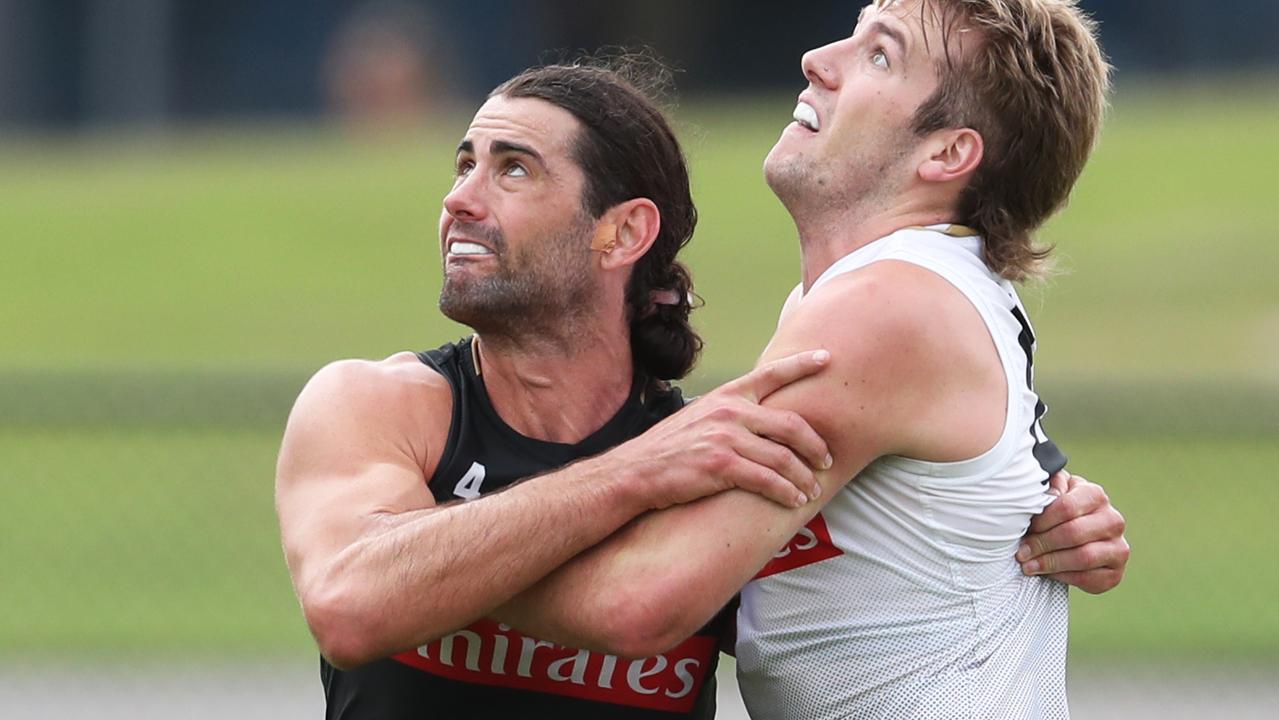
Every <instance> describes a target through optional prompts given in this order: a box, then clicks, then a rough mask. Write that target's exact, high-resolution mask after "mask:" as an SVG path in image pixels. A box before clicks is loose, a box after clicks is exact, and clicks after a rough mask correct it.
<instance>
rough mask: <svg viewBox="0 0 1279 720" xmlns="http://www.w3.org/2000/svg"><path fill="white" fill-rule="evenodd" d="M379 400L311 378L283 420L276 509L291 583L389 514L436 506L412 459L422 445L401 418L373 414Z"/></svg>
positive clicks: (333, 381)
mask: <svg viewBox="0 0 1279 720" xmlns="http://www.w3.org/2000/svg"><path fill="white" fill-rule="evenodd" d="M322 372H323V371H322ZM352 395H355V397H352ZM377 400H378V399H377V398H368V397H360V396H359V394H358V392H352V388H351V383H349V382H347V383H343V382H342V380H341V379H340V378H332V377H328V378H325V377H321V376H320V375H317V377H316V379H314V380H313V381H312V382H311V383H310V384H308V386H307V388H306V389H304V390H303V393H302V394H301V395H300V396H299V398H298V401H297V404H296V405H295V407H294V409H293V412H292V413H291V415H290V417H289V422H288V425H287V427H286V429H285V433H284V439H283V442H282V443H281V448H280V457H279V463H278V465H277V468H276V512H277V514H278V516H279V521H280V532H281V539H282V542H283V545H284V550H285V555H286V558H287V560H288V563H289V569H290V571H291V573H292V574H293V576H294V581H295V583H298V582H299V581H301V580H302V579H303V578H305V577H307V576H308V575H309V574H310V573H311V572H312V571H313V570H314V569H315V568H316V566H318V565H321V564H323V563H324V562H325V561H327V560H329V559H331V558H332V557H334V556H335V555H337V554H338V553H340V552H341V551H342V550H343V549H345V548H346V547H348V546H350V545H351V544H352V543H354V542H356V541H357V540H359V539H361V538H364V537H367V536H369V535H371V534H376V533H377V532H379V531H380V529H381V528H383V527H384V526H385V525H386V524H387V523H388V522H390V521H391V520H392V519H393V518H395V517H397V516H401V515H403V514H404V513H408V512H411V511H417V510H425V509H429V508H431V507H433V506H434V504H435V503H434V499H433V498H432V497H431V494H430V492H429V490H428V488H427V486H426V482H425V478H424V475H423V470H422V465H421V460H422V459H421V458H419V457H416V454H417V453H418V452H420V451H419V450H417V447H420V446H415V445H414V443H412V442H410V441H409V438H408V437H407V436H406V435H405V433H406V432H407V429H406V428H405V427H404V426H403V425H402V424H401V423H402V421H403V418H402V417H401V418H396V415H395V413H394V412H386V413H377V412H371V410H373V408H370V407H369V404H370V403H372V404H374V405H377V404H378V403H377ZM388 417H390V418H391V420H387V419H385V418H388Z"/></svg>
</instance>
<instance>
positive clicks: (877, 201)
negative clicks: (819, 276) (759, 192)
mask: <svg viewBox="0 0 1279 720" xmlns="http://www.w3.org/2000/svg"><path fill="white" fill-rule="evenodd" d="M914 137H915V136H914V135H913V133H905V132H902V133H893V134H892V136H891V139H888V138H886V139H885V140H884V141H882V142H881V143H880V144H879V147H880V148H882V150H880V151H878V152H864V151H863V152H857V153H856V154H853V155H851V156H846V157H843V158H838V159H837V162H831V160H830V159H825V160H824V161H822V162H818V161H815V160H813V159H812V158H809V157H806V156H805V155H804V154H803V153H794V154H792V155H789V156H785V157H777V158H774V157H772V156H771V155H770V157H769V158H768V159H767V160H766V161H765V164H764V179H765V180H766V181H767V182H768V186H769V187H770V188H771V189H772V191H773V194H775V195H776V196H777V199H778V200H780V201H781V203H782V205H783V206H785V207H786V210H787V211H788V212H789V213H790V215H791V217H792V218H794V219H795V220H796V222H797V224H803V223H804V222H805V221H808V220H816V219H817V218H818V217H819V216H824V215H830V214H832V213H834V214H839V215H844V214H854V215H855V214H857V212H858V211H859V210H860V211H863V212H864V211H868V210H872V209H875V208H879V207H881V206H884V205H888V204H891V203H892V202H893V199H894V197H895V196H896V194H897V192H898V181H897V178H898V176H899V175H901V174H902V173H903V172H904V171H905V166H904V163H905V161H906V160H907V159H908V158H909V155H910V147H911V146H910V142H911V140H912V138H914Z"/></svg>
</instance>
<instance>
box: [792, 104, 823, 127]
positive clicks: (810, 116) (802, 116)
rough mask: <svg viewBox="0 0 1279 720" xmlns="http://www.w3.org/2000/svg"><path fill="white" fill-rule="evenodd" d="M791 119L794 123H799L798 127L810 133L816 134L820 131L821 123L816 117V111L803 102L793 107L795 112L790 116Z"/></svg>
mask: <svg viewBox="0 0 1279 720" xmlns="http://www.w3.org/2000/svg"><path fill="white" fill-rule="evenodd" d="M791 117H793V118H794V119H795V122H797V123H799V125H800V127H803V128H806V129H808V130H810V131H812V132H818V131H820V130H821V129H822V121H821V120H820V119H818V117H817V110H815V109H814V108H813V106H812V105H809V104H808V103H806V102H804V101H803V100H801V101H799V104H798V105H796V106H795V112H794V113H792V114H791Z"/></svg>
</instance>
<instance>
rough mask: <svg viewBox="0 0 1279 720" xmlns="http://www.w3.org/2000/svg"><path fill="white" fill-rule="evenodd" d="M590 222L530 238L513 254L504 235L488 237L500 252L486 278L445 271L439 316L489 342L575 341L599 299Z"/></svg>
mask: <svg viewBox="0 0 1279 720" xmlns="http://www.w3.org/2000/svg"><path fill="white" fill-rule="evenodd" d="M589 232H590V225H589V219H587V218H584V217H579V218H575V219H574V220H573V221H571V222H570V224H569V227H567V228H566V229H565V230H564V231H562V232H555V233H547V234H546V235H545V236H542V237H537V238H531V239H530V241H528V242H526V243H523V244H522V245H521V247H520V248H519V249H517V250H514V251H508V247H509V246H508V245H507V243H506V242H505V238H503V237H502V236H501V234H500V231H495V230H494V231H488V232H483V233H482V234H484V235H485V236H486V238H487V239H488V240H489V242H490V244H491V247H494V248H495V249H496V250H497V254H496V256H495V259H496V261H497V265H498V267H497V269H496V270H495V271H493V272H491V273H488V274H485V275H479V276H477V275H475V274H472V273H467V272H459V273H456V274H450V273H449V272H448V270H447V268H446V269H445V273H444V284H443V287H442V288H441V289H440V311H441V312H442V313H444V315H445V316H446V317H448V318H449V319H451V320H453V321H455V322H458V323H461V324H463V325H466V326H468V327H470V328H471V329H473V330H475V331H476V332H477V333H479V334H480V335H482V336H484V337H485V338H486V339H491V340H494V341H503V340H506V341H510V342H512V343H516V344H525V343H526V342H528V341H530V340H546V341H551V342H555V341H557V339H560V336H563V335H571V334H572V333H573V331H574V329H575V328H576V327H577V326H578V325H579V324H580V321H581V319H582V318H583V317H584V316H585V315H586V314H587V313H588V312H589V311H590V310H591V309H592V308H593V307H594V306H595V303H594V299H595V298H596V297H597V295H598V294H599V290H598V288H597V287H596V286H595V283H594V280H593V279H592V277H591V273H590V251H589V250H588V243H589V238H588V235H589Z"/></svg>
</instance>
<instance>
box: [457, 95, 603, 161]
mask: <svg viewBox="0 0 1279 720" xmlns="http://www.w3.org/2000/svg"><path fill="white" fill-rule="evenodd" d="M580 127H581V123H580V122H579V121H578V120H577V118H576V117H574V116H573V114H572V113H570V112H569V111H567V110H565V109H563V108H561V107H559V106H557V105H554V104H552V103H549V102H547V101H545V100H541V99H538V98H512V97H507V96H505V95H497V96H495V97H492V98H489V99H488V101H486V102H485V103H484V105H482V106H481V107H480V109H479V110H478V111H477V112H476V113H475V117H474V118H473V119H472V120H471V125H470V127H468V128H467V130H466V139H467V140H471V141H472V142H475V141H478V140H480V139H481V138H484V139H504V140H516V141H520V142H521V143H524V144H529V145H533V146H534V147H538V148H541V149H544V150H553V149H556V148H560V149H567V148H568V147H569V145H570V144H571V143H572V141H573V139H574V138H576V137H577V131H578V129H579V128H580Z"/></svg>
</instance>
